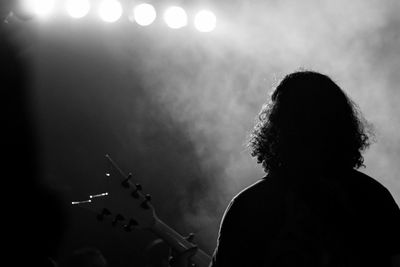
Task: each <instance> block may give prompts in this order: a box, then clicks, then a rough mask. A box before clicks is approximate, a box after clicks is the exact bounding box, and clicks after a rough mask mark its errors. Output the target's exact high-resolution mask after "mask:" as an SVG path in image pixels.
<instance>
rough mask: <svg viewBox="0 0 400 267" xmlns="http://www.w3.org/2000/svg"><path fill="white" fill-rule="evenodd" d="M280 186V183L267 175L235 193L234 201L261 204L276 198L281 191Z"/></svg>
mask: <svg viewBox="0 0 400 267" xmlns="http://www.w3.org/2000/svg"><path fill="white" fill-rule="evenodd" d="M278 187H279V183H277V182H276V181H275V180H274V179H273V178H272V177H270V176H268V175H267V176H265V177H263V178H261V179H259V180H257V181H256V182H254V183H253V184H251V185H249V186H247V187H246V188H244V189H243V190H241V191H240V192H239V193H238V194H236V195H235V197H234V198H233V199H232V202H235V203H241V204H242V203H243V204H247V203H258V204H261V203H263V202H265V201H268V200H271V199H273V198H276V197H277V196H278V195H279V193H280V189H279V188H278Z"/></svg>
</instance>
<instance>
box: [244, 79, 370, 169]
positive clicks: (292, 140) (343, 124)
mask: <svg viewBox="0 0 400 267" xmlns="http://www.w3.org/2000/svg"><path fill="white" fill-rule="evenodd" d="M372 135H373V133H372V127H371V125H370V124H369V123H368V122H367V121H366V120H365V119H364V117H363V116H362V114H361V112H360V110H359V108H358V106H357V105H356V104H355V103H354V102H353V101H352V100H351V99H350V98H349V97H348V96H347V95H346V94H345V93H344V92H343V90H342V89H340V87H339V86H338V85H337V84H336V83H335V82H333V81H332V80H331V79H330V78H329V77H328V76H326V75H323V74H320V73H317V72H313V71H298V72H294V73H291V74H288V75H286V76H285V77H284V79H283V80H282V81H281V82H280V83H279V85H278V86H277V87H276V88H275V90H274V91H273V93H272V95H271V100H270V101H269V103H267V104H264V105H263V107H262V109H261V111H260V113H259V115H258V118H257V120H256V124H255V126H254V128H253V130H252V132H251V134H250V138H249V141H248V146H249V147H250V149H251V155H252V156H253V157H256V158H257V162H258V163H261V164H262V166H263V168H264V170H265V171H266V172H269V171H274V170H277V169H279V168H282V167H291V166H293V165H295V164H303V165H304V164H306V165H307V164H310V165H315V164H318V165H324V166H329V164H335V166H338V165H339V167H351V168H359V167H361V166H364V165H363V162H364V158H363V156H362V152H363V151H364V150H365V149H367V148H368V147H369V145H370V144H371V137H372ZM299 162H301V163H299Z"/></svg>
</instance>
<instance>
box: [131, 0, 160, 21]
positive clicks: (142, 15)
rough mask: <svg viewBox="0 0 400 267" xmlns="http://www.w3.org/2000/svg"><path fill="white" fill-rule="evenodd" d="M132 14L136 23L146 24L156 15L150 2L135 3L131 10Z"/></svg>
mask: <svg viewBox="0 0 400 267" xmlns="http://www.w3.org/2000/svg"><path fill="white" fill-rule="evenodd" d="M133 16H134V18H135V21H136V23H137V24H139V25H141V26H147V25H150V24H152V23H153V22H154V20H155V19H156V17H157V14H156V10H155V9H154V7H153V6H152V5H150V4H140V5H137V6H136V7H135V8H134V10H133Z"/></svg>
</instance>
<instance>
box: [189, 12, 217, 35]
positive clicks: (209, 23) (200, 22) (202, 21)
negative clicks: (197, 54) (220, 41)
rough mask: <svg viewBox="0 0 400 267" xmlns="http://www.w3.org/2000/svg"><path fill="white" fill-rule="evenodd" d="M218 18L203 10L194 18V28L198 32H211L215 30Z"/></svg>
mask: <svg viewBox="0 0 400 267" xmlns="http://www.w3.org/2000/svg"><path fill="white" fill-rule="evenodd" d="M216 24H217V18H216V16H215V15H214V13H212V12H211V11H208V10H201V11H199V12H198V13H197V14H196V16H195V18H194V26H195V27H196V29H197V30H198V31H201V32H211V31H213V30H214V29H215V26H216Z"/></svg>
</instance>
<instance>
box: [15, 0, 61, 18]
mask: <svg viewBox="0 0 400 267" xmlns="http://www.w3.org/2000/svg"><path fill="white" fill-rule="evenodd" d="M21 5H22V9H23V11H24V12H27V13H31V14H33V15H37V16H47V15H49V14H50V13H51V11H53V8H54V0H23V1H22V3H21Z"/></svg>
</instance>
